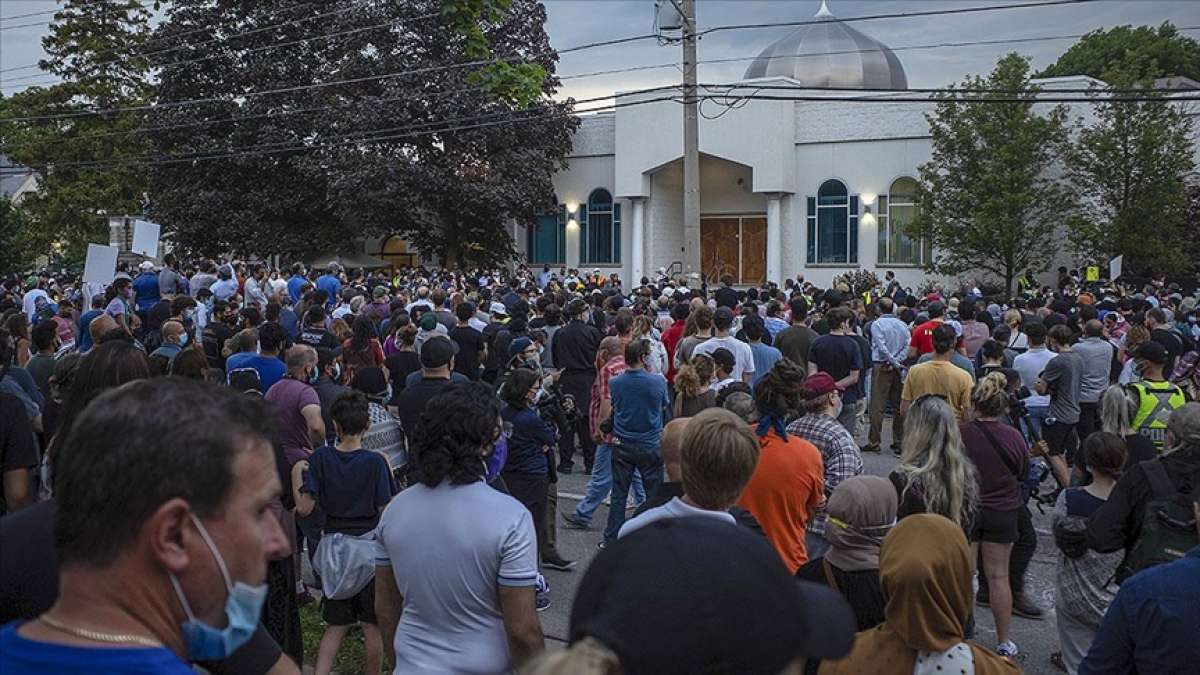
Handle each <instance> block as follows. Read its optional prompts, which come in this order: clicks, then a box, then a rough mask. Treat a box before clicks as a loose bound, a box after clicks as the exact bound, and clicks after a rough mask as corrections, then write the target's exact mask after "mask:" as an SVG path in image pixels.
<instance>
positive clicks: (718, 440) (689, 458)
mask: <svg viewBox="0 0 1200 675" xmlns="http://www.w3.org/2000/svg"><path fill="white" fill-rule="evenodd" d="M758 453H759V445H758V439H757V438H755V436H754V432H752V431H751V430H750V427H748V426H746V423H745V422H743V421H742V419H741V418H740V417H738V416H737V415H735V414H733V413H731V412H729V411H728V410H725V409H723V408H708V409H706V410H702V411H701V412H700V413H699V414H697V415H696V416H695V417H693V418H692V419H691V421H689V422H688V425H687V428H686V430H685V431H684V432H683V447H682V449H681V453H680V457H681V459H682V464H683V472H682V473H683V491H684V493H685V494H686V495H687V496H688V497H689V498H690V499H691V500H692V501H693V502H695V503H696V505H697V506H699V507H701V508H705V509H711V510H714V511H718V510H721V511H723V510H725V509H728V508H729V507H730V506H731V505H732V504H733V503H734V502H736V501H737V500H738V497H739V496H741V494H742V488H744V487H746V483H748V482H750V477H751V476H752V475H754V467H755V466H757V465H758Z"/></svg>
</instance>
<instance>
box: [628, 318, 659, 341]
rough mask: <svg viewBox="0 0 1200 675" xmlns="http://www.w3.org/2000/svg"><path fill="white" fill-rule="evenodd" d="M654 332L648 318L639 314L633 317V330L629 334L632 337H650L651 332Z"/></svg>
mask: <svg viewBox="0 0 1200 675" xmlns="http://www.w3.org/2000/svg"><path fill="white" fill-rule="evenodd" d="M653 330H654V324H653V323H652V322H651V321H650V317H648V316H646V315H645V314H639V315H638V316H635V317H633V329H632V331H631V334H632V335H633V336H634V337H650V335H651V331H653Z"/></svg>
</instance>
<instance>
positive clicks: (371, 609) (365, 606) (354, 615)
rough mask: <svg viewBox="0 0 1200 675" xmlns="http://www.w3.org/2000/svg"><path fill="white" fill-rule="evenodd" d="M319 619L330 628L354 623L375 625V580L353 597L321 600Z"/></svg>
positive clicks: (376, 621)
mask: <svg viewBox="0 0 1200 675" xmlns="http://www.w3.org/2000/svg"><path fill="white" fill-rule="evenodd" d="M321 618H322V619H324V621H325V623H327V624H329V625H330V626H352V625H354V624H356V623H359V622H361V623H370V624H377V623H379V621H378V620H377V619H376V618H375V580H374V579H372V580H371V581H369V582H368V583H367V585H366V586H365V587H363V589H362V590H361V591H359V592H358V593H355V594H354V597H351V598H346V599H344V600H331V599H329V598H323V599H322V600H321Z"/></svg>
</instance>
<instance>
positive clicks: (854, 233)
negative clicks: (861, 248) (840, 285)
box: [846, 195, 858, 263]
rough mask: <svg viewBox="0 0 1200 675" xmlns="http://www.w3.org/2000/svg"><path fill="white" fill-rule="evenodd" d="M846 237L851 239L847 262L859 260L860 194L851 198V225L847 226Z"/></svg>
mask: <svg viewBox="0 0 1200 675" xmlns="http://www.w3.org/2000/svg"><path fill="white" fill-rule="evenodd" d="M846 237H847V238H848V239H849V242H848V243H849V253H850V255H849V257H848V258H847V259H846V262H849V263H856V262H858V195H854V196H853V197H851V198H850V227H848V228H846Z"/></svg>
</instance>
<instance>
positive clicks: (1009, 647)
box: [996, 640, 1020, 661]
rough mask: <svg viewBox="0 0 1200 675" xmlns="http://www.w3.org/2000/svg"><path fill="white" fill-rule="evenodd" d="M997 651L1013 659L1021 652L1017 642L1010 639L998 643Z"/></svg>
mask: <svg viewBox="0 0 1200 675" xmlns="http://www.w3.org/2000/svg"><path fill="white" fill-rule="evenodd" d="M996 653H997V654H999V655H1000V656H1003V657H1004V658H1006V659H1008V660H1010V661H1011V660H1013V659H1015V658H1017V654H1018V653H1020V652H1018V651H1017V644H1016V643H1015V642H1013V641H1012V640H1009V641H1007V642H1001V643H1000V644H998V645H996Z"/></svg>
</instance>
